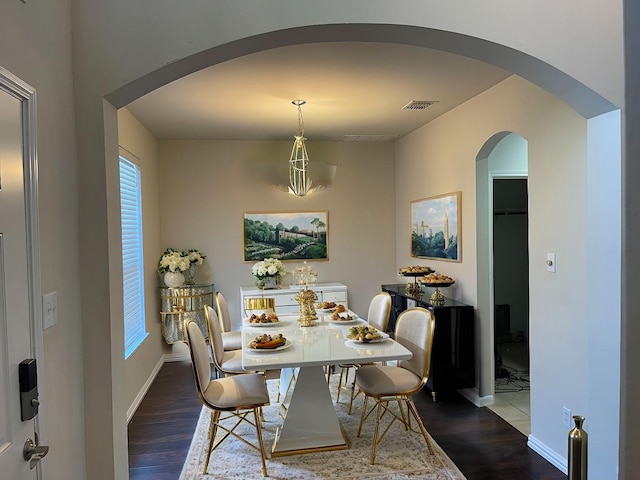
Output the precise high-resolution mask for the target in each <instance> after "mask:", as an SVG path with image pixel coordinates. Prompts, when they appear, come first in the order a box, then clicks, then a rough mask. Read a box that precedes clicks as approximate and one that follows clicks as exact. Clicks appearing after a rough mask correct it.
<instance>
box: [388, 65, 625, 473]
mask: <svg viewBox="0 0 640 480" xmlns="http://www.w3.org/2000/svg"><path fill="white" fill-rule="evenodd" d="M488 112H490V113H488ZM503 131H513V132H515V133H517V134H518V135H520V136H522V137H523V138H525V139H526V140H527V142H528V146H529V227H530V229H529V270H530V273H529V285H530V349H531V422H532V423H531V429H532V435H531V436H530V437H529V445H530V446H532V447H534V448H537V449H538V451H540V452H543V453H545V454H546V457H547V458H548V459H551V460H554V459H555V460H559V461H558V463H560V464H561V463H562V461H560V459H561V458H562V457H563V456H564V455H565V454H566V435H567V431H566V429H565V428H564V427H563V425H562V423H561V421H560V419H561V416H560V413H561V411H562V407H563V406H569V408H571V409H572V410H573V411H574V412H579V414H581V415H584V416H586V417H587V418H589V419H590V421H591V422H592V423H591V424H590V427H591V430H590V435H592V436H598V437H600V438H610V439H611V442H610V443H609V444H606V443H604V444H602V445H601V448H599V449H598V450H593V449H591V450H590V452H589V458H590V461H592V462H594V463H595V464H597V465H598V468H600V469H602V470H599V471H600V472H606V475H604V476H602V478H605V477H608V476H610V475H611V474H612V472H615V470H616V468H617V464H616V462H617V448H616V445H615V444H614V443H613V438H611V437H612V436H614V435H617V426H616V425H615V423H613V424H612V423H611V422H609V424H608V425H607V424H606V418H610V416H611V415H614V418H615V414H614V413H613V412H615V411H617V394H613V393H612V397H613V398H611V399H610V401H609V404H608V405H606V406H603V405H600V404H598V405H596V402H595V397H591V398H592V400H591V403H590V401H589V398H590V397H589V382H594V381H596V382H598V384H599V385H600V386H601V387H603V388H605V386H608V387H609V388H611V390H609V391H610V392H612V391H617V388H618V385H617V380H616V378H617V375H614V377H616V378H613V379H612V378H611V375H609V373H611V372H617V371H618V369H619V366H618V353H619V351H618V350H617V349H616V348H613V349H612V350H611V351H609V355H608V356H607V357H606V358H602V357H601V358H600V359H599V361H600V362H604V363H605V364H606V366H605V367H604V369H603V370H602V372H601V373H600V374H599V375H596V376H595V377H594V376H593V375H592V376H591V377H590V376H589V375H588V365H589V364H590V355H589V352H588V349H580V348H576V347H575V345H586V344H588V343H589V341H590V339H591V338H592V337H599V341H602V342H606V343H609V342H608V340H606V339H608V338H609V337H611V338H613V339H614V340H615V338H617V329H616V328H615V327H613V326H612V328H611V330H608V331H607V332H603V331H602V330H601V329H599V328H598V329H597V330H594V331H591V332H590V331H589V328H587V324H588V320H587V319H588V318H589V316H590V310H589V308H588V307H589V303H590V301H591V299H592V293H593V292H591V290H590V289H589V285H588V283H587V280H588V278H589V275H590V274H593V270H592V269H591V267H590V263H589V262H586V261H585V258H587V245H588V242H587V240H586V238H587V236H588V231H587V212H588V204H589V199H590V198H591V197H590V192H588V191H587V172H588V168H589V167H588V164H587V148H588V142H587V139H588V136H587V135H588V129H587V121H586V120H585V119H584V118H583V117H581V116H580V115H578V114H576V112H575V111H573V110H572V109H570V108H568V107H567V105H566V104H564V103H563V102H560V101H559V100H558V99H557V98H555V97H553V96H551V95H549V94H548V93H546V92H544V91H543V90H541V89H539V88H538V87H536V86H534V85H532V84H530V83H529V82H527V81H526V80H523V79H521V78H519V77H517V76H513V77H511V78H509V79H507V80H505V81H504V82H502V83H501V84H499V85H497V86H495V87H493V88H492V89H489V90H488V91H486V92H484V93H482V94H480V95H478V96H477V97H475V98H474V99H472V100H470V101H469V102H466V103H465V104H463V105H461V106H460V107H458V108H457V109H455V110H453V111H451V112H449V113H447V114H446V115H443V116H442V117H440V118H438V119H436V120H435V121H433V122H431V123H429V124H428V125H426V126H424V127H422V128H421V129H419V130H417V131H416V132H414V133H412V134H411V135H409V136H407V137H406V138H404V139H402V140H400V141H398V142H397V146H396V163H397V170H396V219H397V220H396V222H397V228H396V232H397V235H396V244H397V245H398V249H397V262H398V264H399V265H402V264H407V263H408V262H411V257H409V250H408V248H403V246H404V245H405V244H406V243H407V242H408V241H407V237H406V232H405V231H406V230H407V228H403V225H404V226H408V225H409V222H410V221H409V209H408V208H407V206H408V205H409V202H410V201H411V200H413V199H417V198H423V197H429V196H433V195H439V194H443V193H448V192H453V191H457V190H461V191H462V214H461V216H462V262H460V263H452V262H444V261H435V260H433V261H432V260H430V261H422V262H421V263H425V264H427V265H430V266H431V267H432V268H434V269H436V270H437V271H439V272H442V273H445V274H447V275H450V276H452V277H453V278H455V279H456V284H455V285H454V286H452V287H449V288H447V295H450V296H453V297H454V298H457V299H459V300H461V301H463V302H466V303H469V304H472V305H478V301H479V299H478V298H477V296H476V292H477V291H478V286H477V280H476V273H477V268H476V267H477V265H476V257H477V252H476V245H477V241H478V239H477V238H476V165H475V162H476V158H477V156H478V153H479V152H480V150H481V148H482V147H483V145H484V143H485V142H486V141H487V140H489V139H490V138H491V137H492V136H493V135H494V134H496V133H499V132H503ZM432 172H437V175H433V174H432ZM607 201H608V202H610V203H609V206H607V205H606V204H605V205H602V204H600V205H599V207H600V208H604V209H607V208H610V211H615V209H616V208H617V207H616V205H617V202H618V201H619V200H618V198H617V197H615V196H614V197H611V196H610V197H609V199H608V200H607ZM484 244H485V245H486V242H485V243H484ZM547 252H555V253H556V254H557V259H558V271H557V273H556V274H549V273H548V272H546V269H545V264H544V260H545V259H546V253H547ZM613 253H614V251H612V254H613ZM614 261H615V257H614ZM616 272H619V270H618V269H616V268H615V266H613V267H611V271H610V275H612V276H611V277H610V279H609V280H610V281H611V282H615V281H616V278H617V277H616ZM484 313H485V315H484V316H483V312H481V311H478V312H477V317H478V318H477V324H476V325H477V328H478V341H479V347H480V348H479V351H478V352H477V358H478V359H479V361H480V362H481V363H480V366H481V370H480V373H481V375H480V378H479V393H480V395H481V396H484V395H490V394H491V393H492V388H491V382H492V381H493V377H492V373H491V372H492V368H493V363H492V359H493V357H492V351H493V336H492V334H491V332H492V330H493V329H492V325H491V324H490V323H489V318H488V315H487V314H486V313H487V312H484ZM607 372H608V373H607ZM592 374H593V372H592ZM568 376H570V378H571V380H570V381H569V380H568ZM603 407H604V408H603ZM554 452H555V453H554ZM565 465H566V463H565Z"/></svg>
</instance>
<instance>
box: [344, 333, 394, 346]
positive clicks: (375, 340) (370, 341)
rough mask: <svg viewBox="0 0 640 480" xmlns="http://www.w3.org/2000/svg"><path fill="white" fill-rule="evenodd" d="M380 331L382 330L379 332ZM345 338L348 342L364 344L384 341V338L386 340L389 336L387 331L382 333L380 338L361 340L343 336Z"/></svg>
mask: <svg viewBox="0 0 640 480" xmlns="http://www.w3.org/2000/svg"><path fill="white" fill-rule="evenodd" d="M381 333H382V332H381ZM345 338H346V339H347V341H349V342H353V343H357V344H358V345H366V344H369V343H380V342H384V341H385V340H387V339H388V338H389V334H387V333H382V338H376V339H374V340H369V341H368V342H363V341H362V340H354V339H352V338H348V337H346V336H345Z"/></svg>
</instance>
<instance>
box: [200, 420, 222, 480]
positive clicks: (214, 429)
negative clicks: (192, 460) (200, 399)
mask: <svg viewBox="0 0 640 480" xmlns="http://www.w3.org/2000/svg"><path fill="white" fill-rule="evenodd" d="M219 419H220V412H219V411H217V410H213V411H212V412H211V425H209V437H210V438H209V447H208V448H207V458H206V460H205V461H204V469H203V470H202V473H204V474H205V475H206V474H207V470H208V469H209V458H211V452H212V451H213V442H214V441H215V439H216V432H217V430H218V420H219Z"/></svg>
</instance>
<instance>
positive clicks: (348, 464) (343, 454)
mask: <svg viewBox="0 0 640 480" xmlns="http://www.w3.org/2000/svg"><path fill="white" fill-rule="evenodd" d="M333 377H334V379H332V385H331V396H332V398H334V399H335V395H336V384H337V375H334V376H333ZM267 384H268V386H269V393H270V397H271V405H270V406H268V407H267V408H265V409H264V416H265V422H264V424H263V438H264V441H265V448H266V449H267V451H270V449H271V446H272V444H273V438H274V434H275V431H276V427H277V426H278V425H279V424H280V422H281V418H280V416H279V415H278V411H279V407H280V404H278V403H276V399H277V385H278V381H277V380H268V381H267ZM348 398H349V391H348V390H344V391H343V392H342V393H341V395H340V403H339V404H336V411H337V413H338V417H339V418H340V424H341V425H342V429H343V431H344V434H345V436H346V438H347V441H348V444H349V449H348V450H337V451H332V452H321V453H308V454H303V455H291V456H286V457H277V458H272V459H267V471H268V474H269V478H272V479H299V480H310V479H340V480H347V479H371V480H373V479H379V480H382V479H385V480H387V479H393V480H400V479H426V480H464V479H465V477H464V475H462V473H461V472H460V470H458V468H457V467H456V466H455V465H454V463H453V462H452V461H451V460H450V459H449V457H447V455H446V454H445V453H444V452H443V451H442V449H441V448H440V447H439V446H438V445H437V444H436V442H435V441H433V439H432V440H431V442H432V445H433V447H434V450H435V455H430V454H429V451H428V450H427V446H426V444H425V442H424V438H422V435H420V434H419V433H412V432H407V431H405V430H404V429H403V427H402V425H401V424H400V423H398V422H395V423H394V425H393V426H392V427H391V429H390V430H389V432H387V435H386V436H385V438H384V440H383V441H382V443H381V444H380V445H379V446H378V450H377V452H376V464H375V465H370V464H369V458H370V455H371V441H372V436H373V424H374V418H373V417H370V418H369V419H367V421H366V423H365V426H364V427H363V431H362V434H361V435H360V437H356V433H357V432H358V423H359V421H360V412H361V405H362V395H359V396H358V399H357V400H356V402H354V408H353V411H352V413H351V415H349V414H348V413H347V410H348V406H349V405H348ZM369 403H370V404H371V402H369ZM209 418H210V416H209V410H208V409H206V408H203V410H202V412H201V413H200V419H199V420H198V425H197V427H196V431H195V433H194V436H193V441H192V442H191V447H190V448H189V453H188V455H187V460H186V461H185V464H184V467H183V468H182V473H181V475H180V480H194V479H203V480H213V479H220V480H222V479H224V480H228V479H233V480H236V479H242V480H248V479H262V478H264V477H263V476H262V471H261V467H260V453H259V452H258V451H257V450H254V449H252V448H249V447H248V446H246V445H245V444H244V443H242V442H241V441H239V440H237V439H235V438H232V437H229V438H227V439H226V440H225V441H224V442H223V443H222V445H221V446H220V447H218V448H217V449H216V450H214V451H213V453H212V455H211V460H210V461H209V473H208V474H207V475H204V474H203V473H202V469H203V467H204V461H205V455H206V449H207V444H208V440H207V432H208V429H209ZM426 427H427V430H428V429H429V425H426ZM242 428H243V429H244V430H243V431H245V432H250V435H248V437H249V438H250V439H255V429H253V427H251V426H250V425H245V426H243V427H242Z"/></svg>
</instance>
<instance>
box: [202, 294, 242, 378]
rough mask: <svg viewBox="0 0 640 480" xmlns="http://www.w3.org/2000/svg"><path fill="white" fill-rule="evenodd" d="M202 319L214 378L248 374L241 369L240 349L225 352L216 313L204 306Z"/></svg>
mask: <svg viewBox="0 0 640 480" xmlns="http://www.w3.org/2000/svg"><path fill="white" fill-rule="evenodd" d="M204 317H205V319H206V322H207V328H208V330H209V346H210V347H211V358H212V360H213V364H214V365H215V370H216V374H217V375H216V376H225V375H226V376H228V375H238V374H241V373H248V371H247V370H245V369H243V368H242V349H239V350H226V351H225V349H224V345H223V342H222V331H221V330H220V322H219V321H218V315H217V314H216V311H215V310H214V309H213V308H211V307H210V306H209V305H205V306H204ZM251 373H254V372H251Z"/></svg>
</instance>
